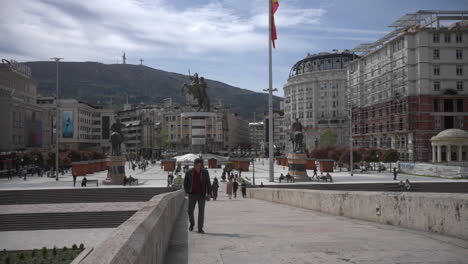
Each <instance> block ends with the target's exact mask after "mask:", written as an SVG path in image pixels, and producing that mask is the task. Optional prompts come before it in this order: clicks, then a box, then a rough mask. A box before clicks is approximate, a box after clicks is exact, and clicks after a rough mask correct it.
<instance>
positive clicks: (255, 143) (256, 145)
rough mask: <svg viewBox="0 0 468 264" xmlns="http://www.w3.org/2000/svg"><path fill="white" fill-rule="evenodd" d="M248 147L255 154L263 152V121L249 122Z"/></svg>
mask: <svg viewBox="0 0 468 264" xmlns="http://www.w3.org/2000/svg"><path fill="white" fill-rule="evenodd" d="M249 137H250V149H251V151H252V152H253V153H256V154H257V155H259V154H261V153H263V150H264V146H265V127H264V125H263V122H253V123H249Z"/></svg>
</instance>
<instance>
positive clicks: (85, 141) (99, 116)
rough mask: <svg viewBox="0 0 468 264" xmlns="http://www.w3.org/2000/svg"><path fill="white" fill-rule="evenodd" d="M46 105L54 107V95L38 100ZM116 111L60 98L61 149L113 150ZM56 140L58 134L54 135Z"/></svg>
mask: <svg viewBox="0 0 468 264" xmlns="http://www.w3.org/2000/svg"><path fill="white" fill-rule="evenodd" d="M37 102H38V104H39V105H41V106H43V107H44V108H48V109H50V110H51V111H52V110H53V111H54V113H53V115H54V116H55V110H54V109H55V99H54V98H52V97H42V98H39V99H38V100H37ZM114 115H115V113H114V111H113V110H112V109H105V108H103V107H100V106H94V105H91V104H88V103H85V102H81V101H78V100H76V99H60V100H59V120H58V121H59V122H58V126H59V131H60V135H59V141H60V149H65V150H68V149H75V150H85V151H99V152H104V153H109V152H110V142H109V138H110V126H111V125H112V123H114ZM53 139H54V140H55V135H54V136H53Z"/></svg>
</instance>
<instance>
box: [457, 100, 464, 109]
mask: <svg viewBox="0 0 468 264" xmlns="http://www.w3.org/2000/svg"><path fill="white" fill-rule="evenodd" d="M457 112H463V99H457Z"/></svg>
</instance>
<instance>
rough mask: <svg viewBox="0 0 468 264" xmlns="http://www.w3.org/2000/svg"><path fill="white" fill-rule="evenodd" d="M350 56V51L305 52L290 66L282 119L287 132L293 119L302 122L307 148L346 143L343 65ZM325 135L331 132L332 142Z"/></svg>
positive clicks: (347, 138)
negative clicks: (303, 56) (305, 53)
mask: <svg viewBox="0 0 468 264" xmlns="http://www.w3.org/2000/svg"><path fill="white" fill-rule="evenodd" d="M353 58H354V55H353V54H351V53H350V52H348V51H344V52H338V51H337V50H334V51H333V52H330V53H329V52H321V53H318V54H308V55H307V56H306V57H305V58H304V59H302V60H300V61H298V62H297V63H296V64H295V65H294V66H293V67H292V69H291V72H290V74H289V79H288V82H287V83H286V84H285V85H284V88H283V89H284V96H285V106H284V107H285V109H284V119H285V123H286V127H287V129H288V133H289V127H290V126H291V125H292V123H294V121H295V119H296V118H297V119H298V120H299V121H300V122H301V123H302V125H303V126H304V134H305V142H304V143H305V145H306V148H307V149H308V150H309V151H310V150H313V149H314V148H316V147H317V146H318V145H327V144H338V145H343V144H345V142H349V136H348V135H349V133H348V131H349V126H348V122H347V120H348V107H347V94H346V93H347V77H346V66H347V65H348V64H349V63H350V62H351V61H352V60H353ZM326 135H334V136H335V139H336V141H335V142H329V141H330V140H327V136H326ZM288 136H289V135H288ZM287 149H288V150H291V149H292V147H291V144H287Z"/></svg>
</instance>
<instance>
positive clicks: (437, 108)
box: [434, 99, 439, 112]
mask: <svg viewBox="0 0 468 264" xmlns="http://www.w3.org/2000/svg"><path fill="white" fill-rule="evenodd" d="M434 112H439V100H438V99H434Z"/></svg>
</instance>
